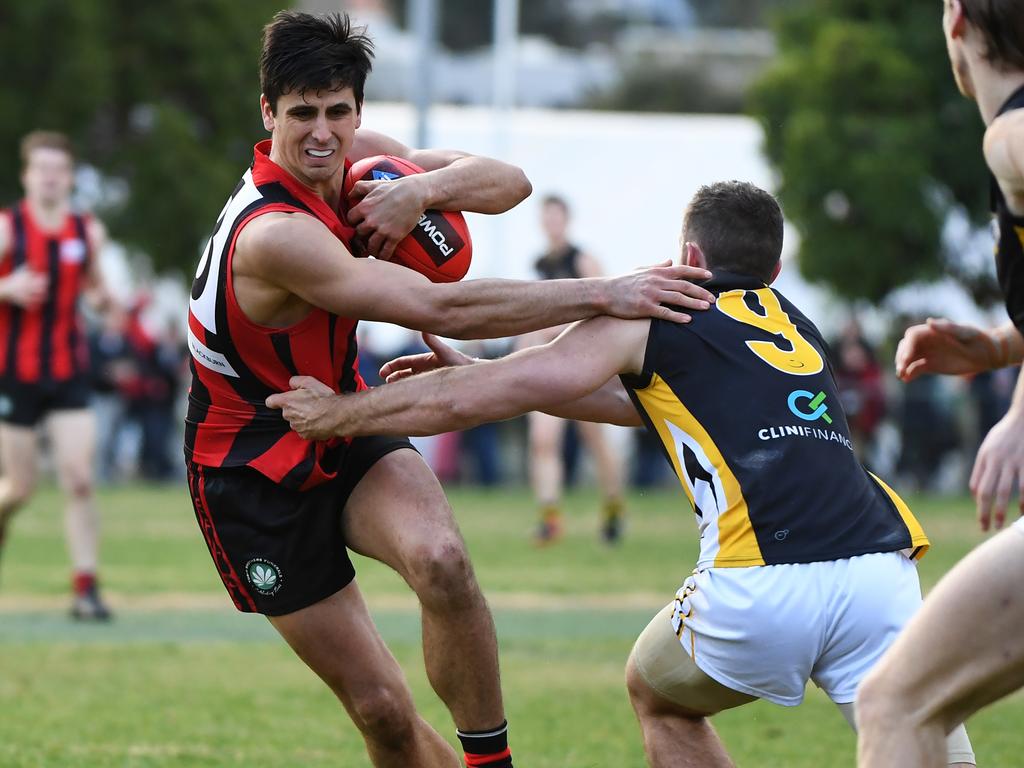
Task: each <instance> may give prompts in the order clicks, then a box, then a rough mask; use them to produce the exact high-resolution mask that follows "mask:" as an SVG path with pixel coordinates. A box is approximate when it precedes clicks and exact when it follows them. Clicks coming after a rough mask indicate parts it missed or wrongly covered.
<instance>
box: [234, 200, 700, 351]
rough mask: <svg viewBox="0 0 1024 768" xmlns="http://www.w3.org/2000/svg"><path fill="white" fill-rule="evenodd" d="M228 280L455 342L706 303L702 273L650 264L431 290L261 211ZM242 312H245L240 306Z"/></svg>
mask: <svg viewBox="0 0 1024 768" xmlns="http://www.w3.org/2000/svg"><path fill="white" fill-rule="evenodd" d="M236 247H237V252H238V253H239V254H240V255H243V256H244V258H243V259H241V260H240V259H239V258H238V257H236V261H235V276H236V279H238V277H239V275H242V276H243V278H244V276H250V277H255V278H257V279H258V280H259V281H260V282H262V283H265V284H269V285H276V286H279V287H280V288H281V289H283V291H284V292H287V293H289V294H294V295H296V296H298V297H299V298H301V299H303V300H304V301H306V302H308V303H310V304H313V305H314V306H317V307H321V308H323V309H326V310H328V311H330V312H334V313H335V314H339V315H341V316H343V317H358V318H360V319H364V320H381V321H384V322H390V323H396V324H398V325H403V326H405V327H406V328H414V329H417V330H421V331H429V332H431V333H436V334H438V335H440V336H447V337H448V338H456V339H475V338H500V337H504V336H515V335H518V334H520V333H526V332H527V331H534V330H537V329H538V328H548V327H550V326H553V325H560V324H562V323H570V322H573V321H575V320H581V319H584V318H588V317H593V316H595V315H613V316H615V317H621V318H625V319H635V318H645V317H660V318H664V319H666V320H672V321H676V322H686V321H688V320H689V319H690V318H689V315H688V314H686V312H681V311H678V309H673V308H672V307H670V306H669V305H672V306H675V307H683V308H689V309H706V308H707V307H708V306H709V302H710V301H712V300H713V299H714V297H713V296H712V295H711V294H710V293H708V291H706V290H705V289H704V288H701V287H700V286H697V285H694V284H693V283H691V282H688V281H689V280H700V279H705V278H706V277H708V276H709V275H710V273H708V272H707V271H706V270H703V269H697V268H694V267H685V266H657V267H652V268H650V269H646V270H642V271H638V272H632V273H630V274H628V275H622V276H620V277H613V278H594V279H587V280H547V281H543V282H528V281H517V280H469V281H463V282H460V283H431V282H430V281H429V280H427V279H426V278H425V277H423V276H422V275H420V274H418V273H417V272H414V271H413V270H411V269H406V268H405V267H400V266H397V265H394V264H388V263H387V262H383V261H379V260H376V259H355V258H353V257H352V256H351V255H350V254H349V253H348V252H347V251H346V250H345V248H344V246H342V245H341V243H340V242H339V241H338V240H337V239H336V238H335V237H334V236H333V235H332V234H331V233H330V232H329V231H328V230H327V229H326V227H324V226H323V225H322V224H320V223H319V222H317V221H315V220H314V219H312V218H311V217H309V216H305V215H303V214H278V213H269V214H266V215H264V216H261V217H260V218H258V219H257V220H256V221H254V222H252V223H251V224H249V225H248V226H246V227H245V229H243V230H242V233H241V235H239V240H238V244H237V246H236ZM243 309H244V307H243Z"/></svg>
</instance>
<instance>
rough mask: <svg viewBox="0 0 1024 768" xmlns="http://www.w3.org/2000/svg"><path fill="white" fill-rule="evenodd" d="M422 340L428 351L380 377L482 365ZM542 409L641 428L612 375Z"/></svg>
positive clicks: (390, 366) (389, 366)
mask: <svg viewBox="0 0 1024 768" xmlns="http://www.w3.org/2000/svg"><path fill="white" fill-rule="evenodd" d="M423 341H424V342H425V343H426V345H427V346H428V347H429V348H430V350H431V351H430V352H422V353H420V354H416V355H405V356H403V357H398V358H395V359H394V360H391V361H390V362H388V363H385V364H384V365H383V366H381V369H380V377H381V378H382V379H384V380H385V381H386V382H388V383H394V382H396V381H400V380H402V379H406V378H409V377H410V376H416V375H418V374H421V373H426V372H427V371H434V370H437V369H439V368H445V367H449V366H463V365H473V364H475V363H480V362H483V361H482V360H479V359H476V358H472V357H470V356H469V355H466V354H463V353H462V352H460V351H459V350H457V349H454V348H453V347H450V346H448V345H447V344H445V343H444V342H443V341H441V340H440V339H438V338H437V337H436V336H434V335H432V334H429V333H424V334H423ZM542 410H543V411H544V412H545V413H549V414H551V415H552V416H558V417H559V418H562V419H573V420H574V421H593V422H598V423H601V424H617V425H619V426H623V427H639V426H642V425H643V420H642V419H641V418H640V414H639V413H638V412H637V410H636V408H635V407H634V406H633V401H632V400H630V399H629V395H627V394H626V389H625V387H623V386H622V382H621V381H619V378H618V376H613V377H612V378H611V379H609V380H608V381H607V382H606V383H605V384H604V386H602V387H600V388H598V389H595V390H594V391H593V392H591V393H590V394H587V395H584V396H583V397H580V398H577V399H576V400H570V401H567V402H564V403H557V404H553V405H550V406H548V407H546V408H543V409H542Z"/></svg>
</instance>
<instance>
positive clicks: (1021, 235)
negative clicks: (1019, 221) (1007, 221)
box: [1013, 227, 1024, 248]
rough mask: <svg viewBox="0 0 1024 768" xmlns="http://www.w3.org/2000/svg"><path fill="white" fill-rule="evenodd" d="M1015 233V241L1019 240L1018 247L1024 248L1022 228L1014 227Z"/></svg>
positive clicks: (1023, 228)
mask: <svg viewBox="0 0 1024 768" xmlns="http://www.w3.org/2000/svg"><path fill="white" fill-rule="evenodd" d="M1013 229H1014V230H1015V231H1016V232H1017V239H1018V240H1020V247H1021V248H1024V227H1014V228H1013Z"/></svg>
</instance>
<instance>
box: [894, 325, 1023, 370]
mask: <svg viewBox="0 0 1024 768" xmlns="http://www.w3.org/2000/svg"><path fill="white" fill-rule="evenodd" d="M1022 360H1024V337H1022V336H1021V334H1020V331H1018V330H1017V328H1016V327H1015V326H1014V325H1013V323H1006V324H1005V325H1002V326H999V327H998V328H993V329H991V330H985V329H982V328H977V327H975V326H972V325H961V324H959V323H954V322H952V321H950V320H945V319H936V318H929V319H928V320H927V322H925V323H921V324H920V325H914V326H911V327H910V328H908V329H907V331H906V332H905V333H904V334H903V338H902V339H901V340H900V343H899V345H898V346H897V348H896V375H897V376H899V377H900V378H901V379H903V381H913V380H914V379H916V378H917V377H918V376H921V375H922V374H925V373H943V374H950V375H963V374H974V373H981V372H982V371H989V370H994V369H996V368H1004V367H1005V366H1007V365H1015V364H1017V363H1020V362H1021V361H1022Z"/></svg>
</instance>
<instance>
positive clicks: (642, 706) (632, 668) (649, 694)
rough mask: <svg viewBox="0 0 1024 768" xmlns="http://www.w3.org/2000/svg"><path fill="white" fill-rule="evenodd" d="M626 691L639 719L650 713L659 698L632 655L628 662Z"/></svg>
mask: <svg viewBox="0 0 1024 768" xmlns="http://www.w3.org/2000/svg"><path fill="white" fill-rule="evenodd" d="M626 691H627V693H629V702H630V704H632V705H633V710H634V711H635V712H636V714H637V716H638V717H643V716H644V715H645V714H646V713H648V712H649V711H650V710H651V708H652V705H653V704H654V702H655V700H656V698H657V697H656V696H655V694H654V691H652V690H651V686H650V683H648V682H647V680H646V679H645V678H644V676H643V675H642V674H641V673H640V669H639V668H638V667H637V665H636V659H635V658H634V657H633V656H632V655H630V657H629V661H627V662H626Z"/></svg>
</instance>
